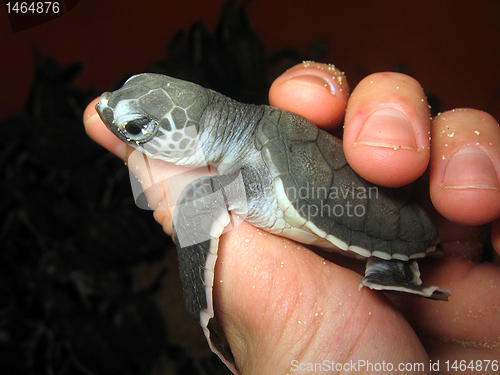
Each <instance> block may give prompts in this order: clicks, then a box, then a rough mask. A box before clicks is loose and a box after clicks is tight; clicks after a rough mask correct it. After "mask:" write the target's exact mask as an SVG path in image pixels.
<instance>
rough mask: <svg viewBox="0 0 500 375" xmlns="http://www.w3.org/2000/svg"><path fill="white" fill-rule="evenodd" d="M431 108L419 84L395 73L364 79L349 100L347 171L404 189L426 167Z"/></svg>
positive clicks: (346, 129)
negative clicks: (348, 166)
mask: <svg viewBox="0 0 500 375" xmlns="http://www.w3.org/2000/svg"><path fill="white" fill-rule="evenodd" d="M429 135H430V118H429V106H428V104H427V100H426V97H425V94H424V91H423V89H422V87H421V86H420V84H419V83H418V82H417V81H415V80H414V79H413V78H411V77H409V76H406V75H404V74H399V73H377V74H372V75H370V76H368V77H366V78H365V79H363V80H362V81H361V82H360V83H359V84H358V86H356V88H355V89H354V90H353V92H352V94H351V97H350V99H349V102H348V105H347V110H346V118H345V129H344V153H345V156H346V158H347V161H348V162H349V164H350V165H351V167H352V168H353V169H354V170H355V171H356V172H357V173H358V174H359V175H361V176H362V177H364V178H365V179H367V180H369V181H371V182H373V183H375V184H378V185H382V186H390V187H398V186H402V185H406V184H408V183H410V182H412V181H414V180H415V179H417V178H418V177H419V176H420V175H421V174H422V173H424V171H425V169H426V168H427V165H428V162H429V154H430V151H429Z"/></svg>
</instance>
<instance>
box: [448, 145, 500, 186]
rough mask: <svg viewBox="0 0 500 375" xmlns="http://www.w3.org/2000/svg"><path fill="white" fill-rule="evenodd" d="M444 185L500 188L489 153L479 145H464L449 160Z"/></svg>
mask: <svg viewBox="0 0 500 375" xmlns="http://www.w3.org/2000/svg"><path fill="white" fill-rule="evenodd" d="M442 186H443V187H448V188H453V189H470V188H473V189H500V186H499V183H498V177H497V174H496V171H495V168H494V167H493V163H492V161H491V159H490V158H489V157H488V155H487V154H486V153H485V152H484V151H483V150H481V149H480V148H478V147H470V146H469V147H464V148H462V149H460V150H458V151H457V152H456V153H455V154H454V155H453V156H452V157H451V158H450V160H449V161H448V164H447V165H446V169H445V172H444V177H443V182H442Z"/></svg>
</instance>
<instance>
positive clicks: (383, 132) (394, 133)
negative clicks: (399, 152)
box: [355, 107, 417, 150]
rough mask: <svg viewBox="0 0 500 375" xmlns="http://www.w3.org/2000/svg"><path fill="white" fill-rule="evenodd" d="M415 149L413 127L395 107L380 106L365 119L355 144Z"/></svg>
mask: <svg viewBox="0 0 500 375" xmlns="http://www.w3.org/2000/svg"><path fill="white" fill-rule="evenodd" d="M360 144H363V145H368V146H376V147H388V148H394V149H401V148H402V149H407V150H416V149H417V143H416V141H415V136H414V133H413V128H412V126H411V123H410V121H409V120H408V118H407V117H406V115H405V114H404V113H403V112H401V111H399V110H397V109H395V108H389V107H388V108H382V109H379V110H377V111H375V112H373V113H372V114H371V115H370V116H368V118H367V119H366V120H365V123H364V124H363V128H362V129H361V132H360V133H359V136H358V139H357V140H356V142H355V145H360Z"/></svg>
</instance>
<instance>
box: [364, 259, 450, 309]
mask: <svg viewBox="0 0 500 375" xmlns="http://www.w3.org/2000/svg"><path fill="white" fill-rule="evenodd" d="M363 286H366V287H368V288H370V289H375V290H384V291H387V292H397V293H405V294H416V295H419V296H422V297H425V298H429V299H435V300H442V301H447V300H448V297H449V296H450V295H451V292H450V291H449V290H448V289H441V288H438V287H437V286H425V285H422V280H420V271H419V269H418V264H417V261H416V260H414V259H412V260H409V261H401V260H396V259H391V260H384V259H379V258H376V257H371V258H369V259H368V262H367V263H366V271H365V277H364V278H363V280H362V281H361V284H360V285H359V288H360V289H361V288H362V287H363Z"/></svg>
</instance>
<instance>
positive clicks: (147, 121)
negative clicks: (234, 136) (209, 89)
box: [95, 73, 208, 165]
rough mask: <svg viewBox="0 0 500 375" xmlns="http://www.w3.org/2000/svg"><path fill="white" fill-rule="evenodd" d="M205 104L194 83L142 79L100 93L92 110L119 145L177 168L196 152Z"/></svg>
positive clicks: (203, 93) (203, 94) (152, 77)
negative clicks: (173, 164) (132, 148)
mask: <svg viewBox="0 0 500 375" xmlns="http://www.w3.org/2000/svg"><path fill="white" fill-rule="evenodd" d="M207 104H208V96H207V94H206V90H205V89H203V88H202V87H200V86H198V85H196V84H194V83H190V82H185V81H182V80H178V79H175V78H171V77H168V76H164V75H161V74H152V73H144V74H138V75H135V76H132V77H130V78H129V79H128V80H127V81H126V82H125V84H124V85H123V86H122V87H121V88H120V89H118V90H116V91H113V92H105V93H103V94H102V95H101V98H100V100H99V103H98V104H97V105H96V106H95V108H96V110H97V113H98V114H99V116H100V117H101V119H102V121H103V122H104V124H105V125H106V127H107V128H108V129H109V130H110V131H111V132H112V133H113V134H114V135H115V136H117V137H118V138H119V139H120V140H122V141H123V142H125V143H127V144H129V145H130V146H132V147H134V148H136V149H139V150H140V151H141V152H143V153H144V154H145V155H146V156H149V157H151V158H156V159H161V160H164V161H167V162H173V163H178V164H181V163H180V162H179V161H180V160H184V161H186V160H187V159H190V158H192V157H194V156H195V155H196V154H197V152H198V151H199V150H200V145H199V140H198V132H199V123H200V119H201V116H202V114H203V111H204V109H205V107H206V106H207ZM186 158H187V159H186ZM188 161H189V160H188ZM190 163H192V160H191V162H190ZM183 164H185V163H183ZM186 165H187V164H186Z"/></svg>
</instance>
